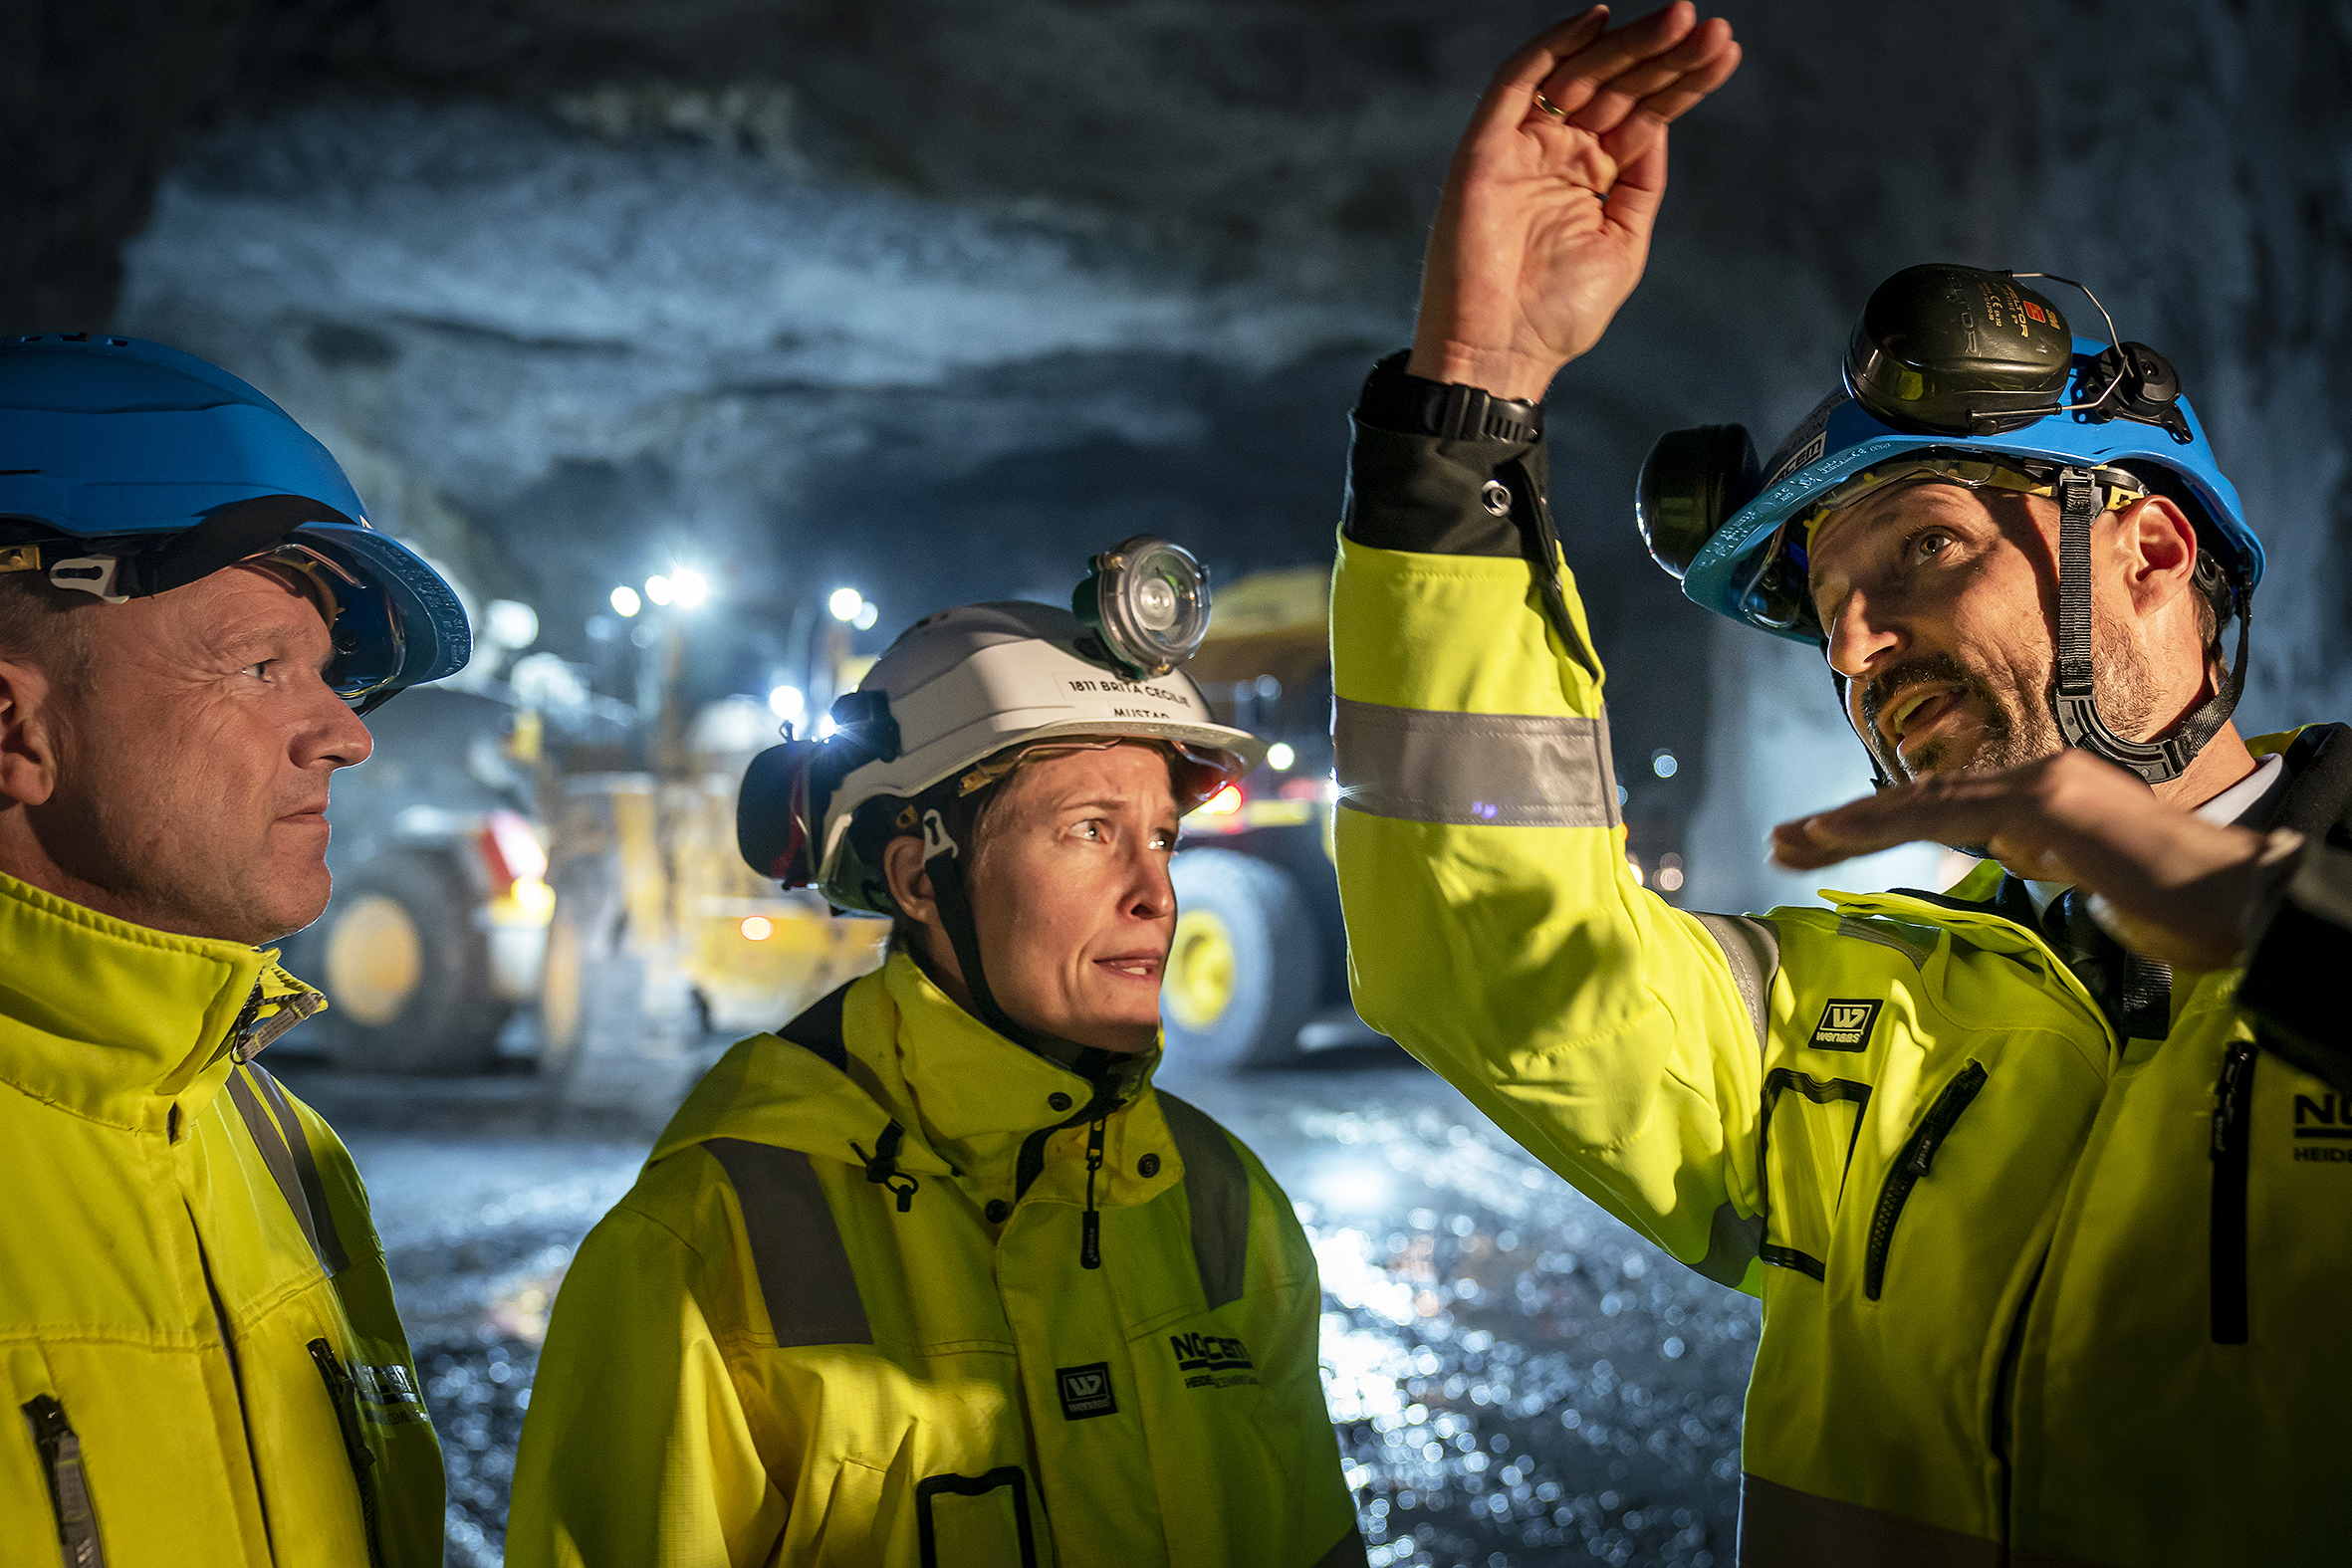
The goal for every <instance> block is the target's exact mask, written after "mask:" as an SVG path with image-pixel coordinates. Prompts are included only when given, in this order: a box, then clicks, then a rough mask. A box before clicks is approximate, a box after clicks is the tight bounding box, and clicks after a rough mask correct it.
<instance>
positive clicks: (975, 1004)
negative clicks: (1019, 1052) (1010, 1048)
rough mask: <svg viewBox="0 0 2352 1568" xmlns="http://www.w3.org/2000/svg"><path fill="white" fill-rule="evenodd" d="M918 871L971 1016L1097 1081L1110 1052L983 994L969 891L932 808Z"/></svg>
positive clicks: (958, 850) (956, 848) (959, 855)
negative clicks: (1024, 1017)
mask: <svg viewBox="0 0 2352 1568" xmlns="http://www.w3.org/2000/svg"><path fill="white" fill-rule="evenodd" d="M923 871H924V873H925V874H926V875H927V876H929V877H930V878H931V897H932V898H933V900H934V901H936V902H937V904H938V906H939V923H940V924H941V925H943V926H945V927H946V928H947V940H948V942H949V944H950V945H951V946H953V947H954V948H955V951H956V964H957V967H958V968H960V969H961V970H962V971H963V972H964V990H965V991H966V992H968V993H970V995H971V998H972V1014H973V1016H975V1017H977V1018H978V1019H980V1021H981V1022H983V1023H985V1024H987V1025H988V1026H989V1027H990V1028H992V1029H994V1030H996V1032H998V1033H999V1034H1002V1035H1003V1036H1005V1038H1007V1039H1009V1040H1011V1041H1013V1042H1014V1043H1015V1044H1016V1045H1020V1046H1023V1047H1025V1048H1027V1049H1029V1050H1033V1051H1035V1052H1037V1053H1038V1054H1039V1055H1041V1056H1043V1057H1045V1058H1046V1059H1047V1060H1048V1061H1054V1062H1058V1063H1060V1064H1061V1065H1062V1066H1064V1067H1067V1068H1069V1070H1070V1071H1072V1072H1074V1073H1076V1074H1077V1075H1078V1076H1079V1077H1081V1078H1085V1079H1088V1080H1090V1081H1091V1080H1099V1079H1101V1078H1102V1076H1103V1072H1104V1069H1105V1068H1107V1067H1109V1066H1110V1065H1111V1064H1112V1062H1113V1060H1114V1059H1115V1053H1114V1052H1111V1051H1106V1050H1103V1049H1101V1048H1100V1047H1098V1046H1092V1045H1080V1044H1078V1043H1077V1042H1076V1041H1075V1040H1065V1039H1063V1038H1062V1037H1061V1036H1060V1035H1058V1034H1048V1033H1046V1032H1045V1031H1044V1030H1042V1029H1033V1028H1030V1027H1029V1026H1028V1025H1026V1024H1022V1023H1016V1022H1015V1021H1014V1020H1013V1018H1012V1016H1011V1015H1010V1014H1009V1013H1007V1012H1006V1011H1005V1009H1004V1008H1002V1007H1000V1006H999V1005H998V1003H997V998H996V993H995V992H993V991H991V990H990V989H989V984H988V975H987V974H986V972H985V971H983V970H982V969H981V967H980V930H979V928H978V926H976V925H975V924H974V923H973V920H972V895H971V890H970V889H969V888H967V887H966V886H965V885H964V855H963V849H962V846H960V845H959V844H957V842H956V841H955V839H954V837H953V836H952V835H951V834H950V833H949V832H948V830H947V823H946V821H945V820H943V819H942V818H941V816H940V814H939V812H938V811H937V810H936V809H931V810H926V811H924V813H923Z"/></svg>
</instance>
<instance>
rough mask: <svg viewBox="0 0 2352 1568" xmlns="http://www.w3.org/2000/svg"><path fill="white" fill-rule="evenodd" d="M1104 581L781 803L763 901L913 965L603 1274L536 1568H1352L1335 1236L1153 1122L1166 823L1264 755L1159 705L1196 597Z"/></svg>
mask: <svg viewBox="0 0 2352 1568" xmlns="http://www.w3.org/2000/svg"><path fill="white" fill-rule="evenodd" d="M1105 563H1108V565H1107V568H1105ZM1097 565H1098V569H1101V570H1105V575H1104V576H1103V577H1102V579H1101V585H1102V598H1101V600H1100V601H1099V603H1096V602H1094V601H1090V600H1088V598H1087V594H1088V589H1081V590H1080V596H1081V607H1082V608H1091V609H1093V610H1094V614H1093V615H1092V616H1091V617H1090V619H1092V621H1093V622H1094V624H1093V625H1092V626H1091V627H1089V626H1088V625H1087V624H1083V623H1081V622H1080V621H1079V620H1078V619H1077V617H1075V616H1073V615H1071V614H1067V613H1064V612H1062V611H1058V610H1055V609H1051V608H1048V607H1045V606H1040V605H1036V604H979V605H969V606H966V607H964V608H961V609H954V610H948V611H945V612H943V613H941V614H938V615H933V616H931V617H929V618H927V619H925V620H923V621H920V622H918V623H917V624H916V625H915V626H913V627H912V628H910V629H909V630H908V631H907V632H906V633H905V634H904V635H902V636H901V637H900V638H899V639H898V641H897V642H896V643H894V644H893V645H892V646H891V648H890V651H889V652H888V653H886V654H884V655H883V657H882V659H881V660H880V662H878V663H877V664H876V665H875V666H874V668H873V670H872V671H871V673H870V674H869V675H868V676H867V677H866V679H865V682H864V685H863V686H862V688H861V689H860V690H859V691H858V692H855V693H852V694H850V696H848V697H846V698H844V699H842V701H841V702H840V703H839V704H836V706H835V711H834V717H835V720H836V723H837V724H838V725H839V728H838V729H837V730H836V732H835V733H834V735H833V736H832V737H830V738H829V739H828V740H826V741H824V742H823V743H795V744H790V745H787V746H784V747H779V748H777V749H776V750H775V751H773V752H771V753H769V754H767V756H766V757H764V758H762V759H761V760H760V762H758V763H757V764H755V765H754V767H753V770H752V772H751V774H750V776H749V777H748V778H747V780H746V782H745V785H744V794H743V802H742V811H741V816H742V828H743V839H744V848H745V852H746V854H747V855H748V856H749V857H751V859H752V862H753V864H754V865H755V866H756V867H757V868H759V869H761V870H763V871H767V872H769V873H770V874H772V875H775V876H777V877H778V878H779V879H780V880H783V881H786V882H788V883H810V882H815V883H817V884H819V885H821V886H822V887H823V889H824V891H825V893H826V894H827V896H829V897H830V898H831V899H832V900H833V901H834V902H836V903H839V904H842V905H847V906H851V907H856V908H862V909H868V910H872V911H874V912H876V913H881V914H886V915H889V916H890V917H891V918H892V920H893V921H894V923H895V927H896V929H895V930H894V932H893V935H892V941H891V944H890V953H889V956H888V958H887V960H886V962H885V963H884V964H883V967H882V968H881V970H880V971H878V972H877V973H875V974H871V975H868V976H866V977H865V978H863V979H861V980H858V981H856V982H853V983H852V984H850V985H848V986H846V987H844V988H842V989H841V990H840V991H837V992H835V993H833V994H832V995H831V996H829V997H827V998H825V999H824V1001H823V1002H822V1003H820V1004H818V1005H817V1006H816V1007H815V1008H811V1009H810V1010H809V1011H807V1012H805V1013H803V1014H802V1015H801V1016H800V1017H799V1018H796V1019H795V1020H793V1022H791V1023H790V1024H788V1025H786V1026H785V1028H784V1029H783V1030H782V1031H781V1032H780V1033H779V1034H765V1035H759V1036H755V1037H754V1038H752V1039H748V1040H745V1041H743V1042H742V1043H740V1044H738V1045H737V1046H735V1048H734V1049H733V1050H731V1051H730V1052H729V1053H728V1054H727V1055H726V1057H725V1058H723V1059H722V1060H721V1061H720V1062H719V1063H718V1065H716V1066H715V1067H713V1068H712V1069H711V1071H710V1073H709V1074H708V1075H707V1076H706V1077H705V1078H704V1079H703V1080H702V1082H701V1084H700V1085H699V1086H698V1087H697V1088H696V1090H695V1091H694V1093H693V1095H692V1096H691V1097H690V1098H689V1099H688V1100H687V1102H686V1104H685V1106H684V1107H683V1108H682V1109H681V1110H680V1111H679V1112H678V1114H677V1116H676V1118H675V1119H673V1121H672V1122H671V1124H670V1126H669V1129H668V1130H667V1131H666V1132H665V1133H664V1134H663V1135H662V1138H661V1140H660V1141H659V1143H657V1144H656V1145H655V1147H654V1150H653V1155H652V1158H651V1160H650V1161H649V1162H648V1164H647V1166H646V1168H645V1171H644V1173H643V1174H642V1175H641V1176H640V1177H639V1179H638V1181H637V1184H636V1187H635V1189H634V1190H633V1191H632V1192H631V1193H630V1195H629V1196H628V1197H627V1198H626V1199H624V1200H623V1201H622V1202H621V1204H620V1206H619V1207H618V1208H616V1209H615V1210H614V1211H613V1212H612V1213H611V1214H610V1215H608V1216H607V1217H606V1218H605V1219H604V1221H603V1222H602V1223H601V1224H600V1225H599V1226H598V1227H597V1228H596V1230H595V1231H594V1232H592V1233H591V1234H590V1235H589V1237H588V1240H587V1241H586V1242H585V1243H584V1244H583V1245H582V1247H581V1250H580V1254H579V1257H578V1258H577V1260H576V1261H575V1262H574V1264H573V1267H572V1270H571V1273H570V1275H569V1277H568V1278H567V1279H566V1281H565V1284H564V1288H563V1292H562V1294H561V1296H560V1298H559V1299H558V1302H557V1305H556V1311H555V1314H554V1320H553V1323H552V1324H551V1327H550V1330H549V1334H548V1340H547V1346H546V1351H545V1354H544V1357H543V1359H542V1360H541V1363H540V1371H539V1377H538V1380H537V1383H536V1385H535V1387H534V1391H533V1393H534V1397H533V1402H532V1407H531V1412H530V1418H529V1422H528V1424H527V1425H526V1427H525V1430H524V1435H523V1443H522V1450H521V1454H520V1456H519V1457H518V1462H517V1466H516V1475H515V1491H514V1512H513V1520H512V1527H511V1530H510V1533H509V1535H508V1540H507V1553H508V1561H509V1562H510V1563H511V1564H516V1565H518V1568H534V1565H538V1564H575V1563H581V1564H606V1563H609V1564H616V1565H617V1564H629V1565H636V1564H646V1563H662V1564H681V1565H683V1564H713V1565H717V1564H753V1563H763V1564H764V1563H775V1562H784V1563H793V1564H804V1563H807V1564H816V1563H828V1564H829V1563H841V1564H859V1565H899V1564H905V1565H909V1568H912V1565H918V1564H922V1565H928V1564H934V1563H936V1564H942V1565H948V1564H959V1563H989V1564H998V1563H1003V1564H1048V1563H1062V1564H1086V1565H1092V1564H1112V1563H1115V1564H1118V1565H1120V1568H1128V1565H1137V1568H1141V1565H1148V1564H1156V1563H1168V1564H1176V1563H1182V1564H1186V1565H1195V1564H1198V1565H1214V1564H1237V1565H1238V1564H1248V1565H1252V1568H1258V1565H1266V1568H1284V1565H1297V1568H1308V1565H1317V1564H1337V1563H1361V1562H1363V1561H1364V1551H1363V1546H1362V1544H1361V1541H1360V1539H1359V1538H1358V1536H1357V1534H1356V1528H1355V1515H1354V1509H1353V1506H1352V1503H1351V1501H1350V1498H1349V1496H1348V1492H1347V1487H1346V1484H1345V1482H1344V1481H1343V1479H1342V1478H1341V1474H1340V1468H1339V1456H1338V1451H1337V1446H1336V1444H1335V1442H1334V1439H1333V1436H1332V1432H1331V1427H1330V1422H1329V1419H1328V1416H1327V1414H1326V1412H1325V1408H1324V1404H1323V1396H1322V1388H1321V1382H1320V1377H1319V1371H1318V1366H1317V1356H1316V1329H1317V1323H1318V1319H1319V1313H1320V1304H1321V1291H1320V1286H1319V1284H1318V1281H1317V1279H1316V1274H1315V1266H1314V1259H1313V1255H1312V1253H1311V1252H1310V1251H1309V1249H1308V1246H1307V1242H1306V1238H1305V1236H1304V1234H1303V1232H1301V1231H1300V1229H1299V1226H1298V1223H1297V1221H1296V1219H1295V1218H1294V1215H1293V1213H1292V1210H1291V1205H1290V1203H1289V1201H1288V1200H1287V1199H1285V1198H1284V1196H1283V1194H1282V1192H1281V1190H1280V1189H1279V1188H1277V1187H1276V1185H1275V1184H1274V1181H1273V1180H1272V1178H1270V1177H1269V1176H1268V1175H1267V1174H1266V1171H1265V1169H1264V1168H1263V1167H1262V1166H1261V1165H1260V1164H1259V1163H1258V1161H1257V1160H1256V1158H1254V1157H1253V1156H1252V1155H1251V1154H1250V1152H1249V1151H1248V1150H1247V1149H1245V1148H1244V1147H1243V1146H1242V1145H1241V1144H1240V1143H1239V1142H1238V1141H1236V1140H1235V1139H1234V1138H1232V1137H1231V1136H1230V1135H1229V1134H1227V1133H1226V1132H1225V1131H1224V1130H1223V1129H1222V1128H1220V1127H1219V1126H1218V1125H1217V1124H1216V1123H1215V1122H1213V1121H1211V1120H1210V1119H1209V1118H1208V1117H1207V1116H1205V1115H1203V1114H1202V1113H1201V1112H1200V1111H1198V1110H1196V1109H1194V1108H1193V1107H1192V1106H1190V1105H1187V1104H1185V1103H1184V1102H1182V1101H1180V1100H1177V1099H1175V1098H1173V1097H1172V1096H1169V1095H1165V1094H1161V1093H1159V1092H1157V1091H1156V1090H1154V1089H1153V1088H1152V1087H1151V1074H1152V1069H1153V1067H1154V1065H1155V1064H1156V1063H1157V1060H1158V1055H1159V1051H1158V1044H1159V1023H1158V996H1159V982H1160V973H1161V965H1162V961H1163V960H1164V959H1165V957H1166V954H1167V951H1168V945H1169V939H1170V936H1171V934H1172V932H1173V930H1174V925H1175V915H1176V907H1175V897H1174V894H1173V892H1172V890H1171V888H1170V885H1169V880H1168V858H1169V854H1170V852H1171V851H1172V850H1173V848H1174V845H1175V839H1176V833H1177V822H1178V818H1179V817H1180V816H1181V815H1182V814H1183V813H1184V812H1185V811H1187V810H1189V809H1191V808H1192V807H1193V806H1194V805H1196V804H1198V803H1199V802H1200V801H1201V800H1203V799H1205V798H1206V797H1207V796H1208V795H1209V794H1210V793H1212V792H1214V791H1215V790H1216V789H1217V788H1219V787H1221V786H1222V785H1223V784H1225V783H1226V782H1227V781H1228V780H1230V779H1234V778H1237V777H1239V776H1240V775H1241V774H1242V773H1244V772H1246V771H1247V770H1248V769H1249V768H1250V767H1252V766H1254V765H1255V764H1256V762H1257V760H1258V758H1259V756H1260V755H1261V753H1262V748H1261V746H1260V744H1259V743H1258V742H1257V741H1256V740H1254V739H1253V738H1252V737H1251V736H1249V735H1247V734H1246V733H1244V732H1242V731H1239V730H1234V729H1230V728H1227V727H1225V726H1223V725H1220V724H1218V723H1216V722H1215V720H1214V719H1213V718H1212V717H1211V716H1210V714H1209V711H1208V707H1207V705H1206V703H1205V702H1203V700H1202V698H1201V695H1200V693H1199V691H1198V689H1197V688H1195V687H1194V686H1193V684H1192V682H1191V680H1190V679H1189V678H1187V677H1186V676H1184V675H1182V674H1181V673H1176V672H1175V671H1174V670H1173V668H1172V665H1173V663H1174V658H1173V657H1169V656H1168V655H1169V654H1170V653H1171V652H1173V651H1175V650H1178V649H1182V650H1183V651H1189V649H1188V647H1187V646H1186V640H1185V638H1186V630H1187V626H1188V625H1190V627H1191V631H1190V640H1191V641H1193V642H1197V640H1198V630H1199V624H1197V623H1205V619H1206V611H1207V605H1206V593H1205V588H1204V587H1203V585H1202V584H1201V583H1200V581H1199V573H1198V568H1197V567H1194V566H1192V563H1191V561H1190V558H1189V557H1185V556H1183V554H1182V553H1181V552H1177V551H1174V550H1173V549H1172V547H1167V546H1162V545H1157V544H1156V542H1142V541H1134V542H1130V543H1129V544H1128V545H1127V546H1122V547H1121V548H1120V551H1119V552H1116V553H1113V554H1112V555H1111V556H1107V557H1104V558H1101V560H1099V561H1098V562H1097ZM1130 568H1132V569H1130ZM1188 570H1189V573H1190V574H1189V576H1188V575H1187V572H1188ZM1092 586H1094V584H1093V583H1091V582H1090V583H1089V588H1091V587H1092ZM1177 656H1181V655H1180V653H1178V655H1177ZM1133 677H1141V678H1139V679H1138V678H1133Z"/></svg>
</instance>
